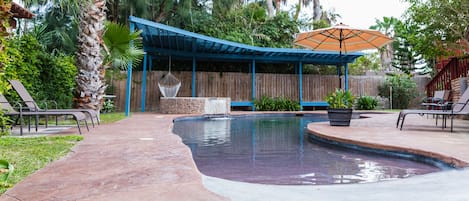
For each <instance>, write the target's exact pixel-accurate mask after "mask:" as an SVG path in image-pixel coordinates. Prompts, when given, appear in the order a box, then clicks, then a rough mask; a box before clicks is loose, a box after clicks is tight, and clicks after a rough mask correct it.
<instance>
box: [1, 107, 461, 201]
mask: <svg viewBox="0 0 469 201" xmlns="http://www.w3.org/2000/svg"><path fill="white" fill-rule="evenodd" d="M233 114H238V113H236V112H234V113H233ZM243 114H245V113H243ZM178 116H183V115H161V114H152V113H134V114H133V115H132V117H131V118H127V119H124V120H122V121H119V122H116V123H113V124H104V125H100V126H97V127H96V128H92V129H91V130H90V132H84V136H85V139H84V140H83V141H82V142H80V143H78V144H77V146H75V147H74V148H73V150H72V152H70V154H68V155H67V156H66V157H64V158H62V159H60V160H58V161H54V162H52V163H51V164H49V165H48V166H46V167H45V168H43V169H41V170H39V171H37V172H36V173H34V174H32V175H30V176H29V177H27V178H26V179H25V180H23V181H22V182H20V183H18V184H17V185H15V186H14V187H13V188H12V189H10V190H9V191H7V192H6V193H4V194H3V195H2V196H1V197H0V201H6V200H8V201H10V200H360V201H362V200H409V201H410V200H419V201H421V200H449V201H453V200H454V201H459V200H469V192H468V191H467V188H468V186H469V169H467V168H466V169H461V170H449V171H442V172H437V173H432V174H427V175H421V176H414V177H411V178H407V179H398V180H392V181H385V182H379V183H367V184H345V185H327V186H326V185H324V186H276V185H259V184H247V183H242V182H233V181H227V180H223V179H218V178H212V177H207V176H203V175H201V174H200V172H199V171H198V170H197V167H196V166H195V163H194V161H193V160H192V157H191V153H190V150H189V148H188V147H187V146H185V145H184V144H183V143H182V142H181V139H180V138H179V137H178V136H176V135H174V134H172V132H171V128H172V119H173V118H175V117H178ZM365 116H368V117H370V118H362V119H356V120H352V123H351V126H350V127H330V126H329V125H328V124H327V123H324V122H323V123H312V124H309V125H308V128H309V129H310V130H311V132H313V133H316V134H318V135H322V137H327V138H330V139H336V140H339V141H344V142H346V143H364V144H362V145H367V146H376V148H385V149H389V148H393V149H403V150H412V151H415V152H416V153H419V154H429V155H431V156H436V157H439V158H441V159H443V160H449V161H451V162H453V163H454V164H455V165H456V164H457V165H459V166H467V164H469V121H467V120H458V119H456V120H455V128H454V131H455V132H453V133H451V132H449V129H445V130H441V128H437V127H435V126H434V120H433V119H431V118H428V119H427V118H426V117H420V116H418V115H409V116H408V117H407V119H406V124H405V125H404V130H403V131H399V129H397V128H395V121H396V119H397V113H390V114H366V115H365ZM70 132H72V133H73V132H75V133H76V131H75V130H74V128H72V129H71V130H68V131H67V133H70Z"/></svg>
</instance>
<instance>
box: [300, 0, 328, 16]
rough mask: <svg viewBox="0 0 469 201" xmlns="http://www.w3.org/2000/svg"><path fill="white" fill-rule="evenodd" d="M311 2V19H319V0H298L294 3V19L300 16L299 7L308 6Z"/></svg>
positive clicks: (320, 12)
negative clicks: (312, 8)
mask: <svg viewBox="0 0 469 201" xmlns="http://www.w3.org/2000/svg"><path fill="white" fill-rule="evenodd" d="M311 2H313V7H314V10H313V20H320V19H321V15H322V11H321V5H320V3H319V0H298V4H297V5H296V12H295V15H294V17H293V18H294V19H295V20H298V17H299V16H300V11H301V8H303V7H307V6H309V4H310V3H311Z"/></svg>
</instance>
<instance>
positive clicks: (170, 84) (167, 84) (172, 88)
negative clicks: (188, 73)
mask: <svg viewBox="0 0 469 201" xmlns="http://www.w3.org/2000/svg"><path fill="white" fill-rule="evenodd" d="M158 87H159V88H160V92H161V94H162V95H163V96H164V97H176V95H177V93H178V91H179V88H180V87H181V81H179V79H177V78H176V77H175V76H174V75H173V74H171V71H170V72H168V74H166V75H165V76H164V78H163V79H161V80H160V81H159V82H158Z"/></svg>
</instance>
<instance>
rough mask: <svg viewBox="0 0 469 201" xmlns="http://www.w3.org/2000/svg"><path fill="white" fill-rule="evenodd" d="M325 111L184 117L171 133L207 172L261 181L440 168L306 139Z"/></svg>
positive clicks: (317, 180)
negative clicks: (316, 112)
mask: <svg viewBox="0 0 469 201" xmlns="http://www.w3.org/2000/svg"><path fill="white" fill-rule="evenodd" d="M318 121H327V117H326V116H325V115H320V114H311V115H305V116H295V114H278V115H270V114H269V115H244V116H232V117H230V118H194V117H191V118H181V119H176V120H175V122H174V128H173V132H174V133H176V134H177V135H179V136H180V137H181V138H182V140H183V142H184V143H185V144H186V145H187V146H189V148H190V149H191V151H192V155H193V159H194V161H195V163H196V164H197V168H198V169H199V170H200V171H201V172H202V173H203V174H205V175H208V176H213V177H218V178H223V179H229V180H234V181H242V182H250V183H260V184H293V185H299V184H305V185H314V184H341V183H342V184H344V183H367V182H376V181H383V180H392V179H397V178H406V177H411V176H414V175H420V174H427V173H431V172H436V171H440V170H441V169H440V168H438V167H435V166H432V165H428V164H424V163H419V162H415V161H411V160H405V159H400V158H394V157H384V156H382V155H378V154H373V153H368V152H359V151H354V150H350V149H345V148H340V147H337V146H330V145H326V144H324V143H318V142H316V141H311V140H308V137H307V134H306V131H305V127H306V125H307V124H308V123H310V122H318Z"/></svg>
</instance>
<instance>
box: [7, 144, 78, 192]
mask: <svg viewBox="0 0 469 201" xmlns="http://www.w3.org/2000/svg"><path fill="white" fill-rule="evenodd" d="M81 140H83V136H79V135H68V136H42V137H23V138H19V137H8V136H7V137H2V138H0V159H4V160H7V161H8V162H10V163H11V164H13V166H14V167H15V170H14V172H13V174H12V175H11V177H10V178H8V181H7V182H8V184H9V186H13V185H15V184H16V183H18V182H19V181H21V180H23V179H24V178H25V177H27V176H28V175H30V174H31V173H33V172H35V171H36V170H39V169H41V168H43V167H44V166H45V165H47V164H48V163H50V162H52V161H54V160H57V159H59V158H61V157H63V156H65V155H67V153H68V152H69V151H70V150H71V148H72V147H73V146H74V145H75V144H76V143H77V142H78V141H81ZM6 190H7V188H6V187H5V186H3V185H0V194H3V193H4V192H5V191H6Z"/></svg>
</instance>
